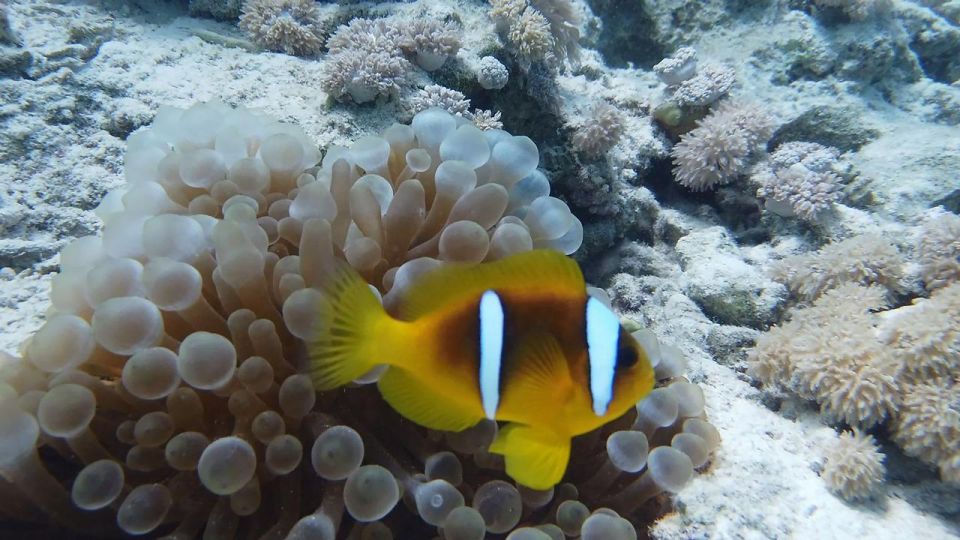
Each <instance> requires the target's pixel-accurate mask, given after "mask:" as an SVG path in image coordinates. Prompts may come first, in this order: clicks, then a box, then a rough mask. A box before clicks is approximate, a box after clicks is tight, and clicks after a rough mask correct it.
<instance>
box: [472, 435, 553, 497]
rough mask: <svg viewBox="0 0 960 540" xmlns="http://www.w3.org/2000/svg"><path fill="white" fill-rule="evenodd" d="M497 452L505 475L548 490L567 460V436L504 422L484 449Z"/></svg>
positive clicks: (535, 487) (529, 485) (532, 487)
mask: <svg viewBox="0 0 960 540" xmlns="http://www.w3.org/2000/svg"><path fill="white" fill-rule="evenodd" d="M488 451H489V452H491V453H494V454H501V455H503V457H504V461H505V462H506V466H507V474H508V475H509V476H510V477H511V478H513V479H514V480H516V481H517V483H519V484H522V485H524V486H526V487H528V488H531V489H539V490H544V489H550V488H551V487H553V486H555V485H557V484H558V483H560V480H562V479H563V474H564V473H565V472H566V470H567V462H568V461H570V439H569V437H563V436H561V435H557V434H554V433H552V432H550V431H547V430H542V429H537V428H534V427H531V426H527V425H522V424H507V425H506V426H504V427H502V428H501V429H500V431H499V433H497V438H496V439H495V440H494V441H493V444H491V445H490V448H489V449H488Z"/></svg>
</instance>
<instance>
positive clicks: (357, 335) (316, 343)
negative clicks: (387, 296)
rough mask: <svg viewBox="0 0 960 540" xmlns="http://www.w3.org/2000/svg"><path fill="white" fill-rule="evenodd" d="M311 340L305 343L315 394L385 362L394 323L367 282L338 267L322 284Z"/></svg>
mask: <svg viewBox="0 0 960 540" xmlns="http://www.w3.org/2000/svg"><path fill="white" fill-rule="evenodd" d="M323 292H324V300H323V304H322V305H321V306H320V320H319V324H318V328H317V331H316V334H315V336H316V337H315V338H314V339H313V340H312V341H311V342H310V343H309V345H308V347H309V353H310V375H311V377H312V378H313V384H314V386H315V387H316V388H317V389H318V390H330V389H333V388H337V387H339V386H343V385H345V384H347V383H349V382H350V381H353V380H355V379H357V378H359V377H360V376H362V375H363V374H365V373H367V372H368V371H370V370H371V369H373V368H374V367H375V366H377V365H380V364H385V363H389V361H390V358H389V356H390V355H386V354H384V351H387V350H389V348H388V347H390V343H391V342H392V341H393V340H392V338H393V337H394V336H395V335H396V333H397V330H398V329H397V328H395V327H394V325H393V324H391V323H397V322H398V321H395V320H394V319H393V318H392V317H390V315H388V314H387V312H386V311H385V310H384V309H383V305H382V304H381V303H380V300H379V299H378V298H377V296H376V295H375V294H374V292H373V291H372V290H370V286H369V285H368V284H367V282H366V281H365V280H364V279H363V278H362V277H361V276H360V274H358V273H357V271H356V270H354V269H353V268H352V267H350V266H349V265H347V264H340V265H338V266H337V268H336V270H335V271H334V272H333V273H332V275H331V278H330V279H329V280H328V281H327V282H326V283H324V285H323Z"/></svg>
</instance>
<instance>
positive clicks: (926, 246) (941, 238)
mask: <svg viewBox="0 0 960 540" xmlns="http://www.w3.org/2000/svg"><path fill="white" fill-rule="evenodd" d="M921 228H922V232H921V235H920V242H919V245H918V246H917V256H918V258H919V259H920V273H921V277H922V278H923V283H924V286H926V288H927V290H930V291H932V290H934V289H939V288H940V287H944V286H946V285H948V284H950V283H952V282H954V281H957V279H958V278H960V216H958V215H957V214H954V213H951V212H947V211H946V210H944V209H943V208H939V207H938V208H936V209H934V210H932V211H931V212H930V214H929V215H928V216H927V217H926V219H925V220H924V222H923V225H922V227H921Z"/></svg>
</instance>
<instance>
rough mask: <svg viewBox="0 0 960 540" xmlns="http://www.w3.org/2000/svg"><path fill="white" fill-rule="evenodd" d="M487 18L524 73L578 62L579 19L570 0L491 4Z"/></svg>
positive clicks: (499, 0) (504, 0)
mask: <svg viewBox="0 0 960 540" xmlns="http://www.w3.org/2000/svg"><path fill="white" fill-rule="evenodd" d="M490 4H491V9H490V17H491V18H492V19H493V20H494V21H495V22H496V23H497V28H498V30H499V31H500V33H501V35H503V36H504V37H505V38H506V40H507V42H508V43H509V44H510V46H511V47H512V48H513V50H514V52H515V53H516V55H517V60H518V61H519V63H520V65H521V67H522V68H523V69H524V71H527V70H529V69H530V66H531V65H532V64H534V63H536V62H543V63H545V64H548V65H551V66H558V65H559V64H561V63H562V62H563V61H564V60H566V59H569V60H570V61H572V62H575V61H576V60H577V59H578V58H579V51H580V45H579V39H580V30H579V28H578V27H579V24H580V21H579V18H578V16H577V13H576V10H575V9H574V7H573V4H572V3H571V2H570V0H529V1H528V0H493V1H491V3H490Z"/></svg>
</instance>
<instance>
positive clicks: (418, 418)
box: [377, 367, 484, 431]
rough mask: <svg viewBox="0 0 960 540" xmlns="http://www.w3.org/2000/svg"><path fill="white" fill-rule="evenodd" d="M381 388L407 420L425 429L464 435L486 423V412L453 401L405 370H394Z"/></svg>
mask: <svg viewBox="0 0 960 540" xmlns="http://www.w3.org/2000/svg"><path fill="white" fill-rule="evenodd" d="M377 387H378V388H379V389H380V393H381V394H382V395H383V399H385V400H386V401H387V403H389V404H390V406H391V407H393V408H394V409H396V411H397V412H398V413H400V414H402V415H403V416H404V417H406V418H409V419H410V420H413V421H414V422H416V423H418V424H420V425H421V426H424V427H427V428H430V429H439V430H441V431H463V430H465V429H467V428H469V427H472V426H474V425H476V424H477V423H478V422H480V420H483V418H484V416H483V410H482V409H481V407H480V405H479V403H478V404H477V406H476V407H469V406H465V405H463V404H461V403H456V402H453V401H451V400H450V399H449V398H447V397H444V396H442V395H440V394H439V393H437V392H436V391H434V390H432V389H430V388H429V387H427V386H426V385H424V384H423V383H421V382H419V381H417V380H416V379H414V378H413V377H411V376H410V374H409V373H408V372H406V371H404V370H403V369H401V368H397V367H391V368H390V369H388V370H387V372H386V373H384V374H383V376H382V377H380V380H379V381H378V382H377Z"/></svg>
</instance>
